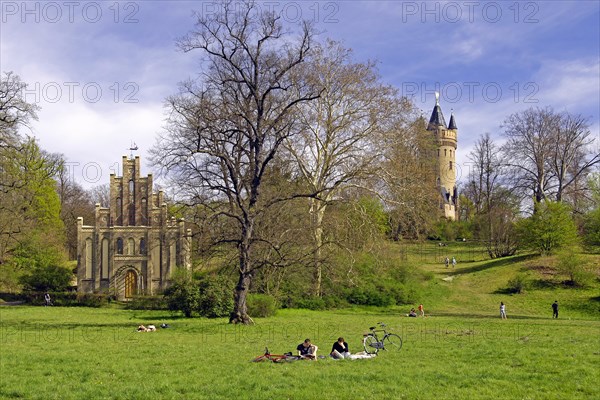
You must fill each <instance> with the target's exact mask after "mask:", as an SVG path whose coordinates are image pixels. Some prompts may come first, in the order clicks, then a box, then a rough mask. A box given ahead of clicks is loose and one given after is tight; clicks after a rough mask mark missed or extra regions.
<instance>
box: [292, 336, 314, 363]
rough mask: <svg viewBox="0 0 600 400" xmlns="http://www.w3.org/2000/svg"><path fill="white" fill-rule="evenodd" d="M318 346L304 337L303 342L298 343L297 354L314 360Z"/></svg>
mask: <svg viewBox="0 0 600 400" xmlns="http://www.w3.org/2000/svg"><path fill="white" fill-rule="evenodd" d="M318 349H319V348H318V347H317V346H315V345H314V344H312V343H311V342H310V339H305V340H304V342H302V343H300V344H299V345H298V347H296V350H298V356H299V357H300V358H303V359H305V360H316V359H317V350H318Z"/></svg>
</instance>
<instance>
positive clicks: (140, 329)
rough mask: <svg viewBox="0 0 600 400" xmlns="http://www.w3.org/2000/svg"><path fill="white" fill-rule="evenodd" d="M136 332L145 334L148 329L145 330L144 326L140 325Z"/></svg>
mask: <svg viewBox="0 0 600 400" xmlns="http://www.w3.org/2000/svg"><path fill="white" fill-rule="evenodd" d="M137 331H138V332H147V331H148V328H146V327H145V326H144V325H140V326H138V328H137Z"/></svg>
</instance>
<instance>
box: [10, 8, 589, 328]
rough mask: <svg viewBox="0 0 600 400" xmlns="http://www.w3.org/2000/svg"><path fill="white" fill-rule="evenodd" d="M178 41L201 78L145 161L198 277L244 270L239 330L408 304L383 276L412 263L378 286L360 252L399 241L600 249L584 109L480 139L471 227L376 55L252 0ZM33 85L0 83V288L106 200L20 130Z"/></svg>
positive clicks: (536, 115) (416, 115)
mask: <svg viewBox="0 0 600 400" xmlns="http://www.w3.org/2000/svg"><path fill="white" fill-rule="evenodd" d="M177 45H178V47H179V49H180V50H181V51H183V52H186V53H190V54H192V55H198V56H199V59H200V60H201V70H200V73H199V74H198V75H197V77H196V78H194V79H187V80H184V81H183V82H182V83H181V84H180V87H179V90H178V92H177V93H176V94H174V95H172V96H170V97H168V98H167V99H166V101H165V103H166V107H167V122H166V126H165V129H164V131H163V133H162V134H161V135H160V136H159V137H158V138H157V141H156V144H155V146H154V147H153V149H152V151H151V156H152V161H153V164H154V166H155V167H156V169H157V170H158V171H159V172H160V173H161V174H162V175H163V176H164V177H165V178H166V179H167V182H168V184H169V185H170V187H171V189H172V191H171V192H172V193H173V194H174V195H173V196H174V197H173V199H172V200H173V205H172V206H171V208H170V211H171V212H172V213H176V214H178V215H179V216H184V217H185V218H186V220H187V222H188V224H189V226H190V227H192V229H193V243H194V251H195V254H194V260H195V261H194V268H195V270H196V271H199V272H200V273H206V274H209V273H214V272H215V271H219V272H223V271H224V272H228V273H232V272H233V276H234V277H235V279H234V282H233V283H232V285H231V286H232V287H233V290H232V291H233V305H232V311H231V313H230V316H229V317H230V322H232V323H250V322H251V319H250V317H249V315H248V295H249V293H251V292H254V293H265V294H269V295H273V296H276V297H278V298H282V297H285V296H296V297H298V298H317V299H319V298H323V297H326V296H327V295H328V294H330V293H334V292H335V293H338V292H340V291H343V292H344V293H345V295H346V296H347V297H348V298H351V299H354V300H356V301H367V300H364V299H370V300H368V301H373V302H375V303H376V302H379V303H381V304H384V303H386V302H387V300H385V299H383V300H382V298H381V297H377V296H378V295H380V294H381V293H382V292H385V291H389V293H392V295H393V296H395V298H396V299H398V300H397V301H401V299H402V298H403V296H406V293H407V292H409V290H408V289H407V290H406V291H405V292H403V293H400V292H398V291H397V290H396V289H394V287H393V285H394V283H390V285H391V286H389V287H388V286H385V284H386V283H385V282H388V281H389V282H403V283H406V282H408V280H410V279H411V276H413V275H414V274H415V272H414V271H412V272H408V270H406V269H403V268H404V267H402V266H395V265H394V266H393V268H392V267H390V266H389V265H385V263H384V262H383V263H382V262H380V261H378V260H377V259H375V260H370V261H369V262H368V263H370V264H372V265H373V266H374V268H376V269H378V271H386V272H385V274H383V275H382V274H379V279H377V280H378V281H379V282H384V281H385V282H384V283H381V284H380V283H377V285H380V286H375V284H374V283H373V281H375V276H376V275H377V274H376V273H375V272H373V271H372V270H370V272H366V270H367V267H366V266H365V264H363V263H362V261H361V260H359V258H360V257H362V256H361V254H362V255H364V254H367V255H368V254H374V253H377V251H378V247H380V246H381V243H382V241H385V240H388V239H390V240H404V239H417V240H419V239H424V238H427V237H429V238H442V237H443V236H444V235H445V234H444V232H443V230H444V229H446V228H448V227H453V228H452V229H454V228H455V227H457V226H463V227H466V228H464V229H466V231H467V232H468V235H469V236H470V237H472V238H475V239H479V240H481V241H483V242H484V243H485V244H486V246H487V248H488V252H489V255H490V256H491V257H502V256H506V255H510V254H514V252H515V251H516V249H517V248H518V246H519V242H517V240H516V238H518V237H519V232H520V233H521V234H527V233H529V234H531V233H532V232H537V233H536V235H537V236H540V237H542V236H543V237H546V236H547V234H548V235H549V236H552V235H551V234H552V233H553V232H554V233H556V232H568V235H569V238H568V239H565V238H558V239H556V238H554V239H548V241H549V242H550V243H551V244H550V246H551V247H550V249H551V248H552V246H554V248H555V247H556V245H555V244H553V243H555V241H556V240H558V241H559V242H560V243H562V244H565V243H571V242H570V241H571V239H573V240H572V242H573V243H575V241H576V240H574V237H573V235H575V236H577V235H578V233H581V232H586V233H587V234H589V235H588V237H591V238H592V239H591V240H592V242H593V241H594V240H595V241H596V242H598V239H597V237H598V235H599V234H598V231H599V230H600V229H599V228H600V220H599V216H600V212H599V211H598V209H599V207H598V200H599V193H600V191H599V186H600V185H598V174H597V173H596V174H593V173H592V172H593V171H594V168H596V169H597V165H598V161H599V156H598V153H597V152H594V151H592V149H591V147H590V146H591V145H592V141H591V135H590V131H589V122H588V121H587V120H586V119H585V118H583V117H582V116H579V115H573V114H570V113H568V112H562V113H558V112H555V111H553V110H552V109H550V108H545V109H541V108H533V109H529V110H525V111H522V112H519V113H516V114H513V115H511V116H508V117H507V119H506V120H505V121H504V124H503V128H504V139H505V142H504V143H503V144H502V145H500V144H498V143H496V142H495V141H494V140H493V139H492V138H491V137H490V135H488V134H486V135H482V136H481V137H480V138H479V140H478V141H477V143H476V145H475V147H474V150H473V151H472V152H471V154H470V160H471V161H472V164H471V167H472V168H471V169H470V173H469V176H468V179H467V182H465V183H464V184H463V185H464V186H463V188H462V190H461V191H462V192H463V194H462V195H461V199H460V204H461V209H460V221H459V222H456V223H450V222H448V221H443V220H440V217H439V215H440V213H439V204H440V194H439V191H438V188H437V187H436V177H437V172H436V171H437V169H438V166H437V157H436V156H435V154H436V143H435V138H433V137H432V135H431V133H429V132H428V131H427V130H426V121H425V120H424V118H423V117H422V116H421V115H420V112H419V111H418V109H417V107H416V106H415V104H413V103H412V101H411V100H410V99H407V98H404V97H402V96H400V95H399V93H398V90H397V89H396V88H394V87H392V86H390V85H387V84H385V83H383V81H382V79H381V77H380V76H379V75H378V73H377V69H376V64H375V63H373V62H370V61H367V62H360V61H357V60H355V58H354V56H353V53H352V51H351V50H350V49H347V48H345V47H344V46H343V45H342V44H341V43H339V42H336V41H333V40H324V41H319V40H318V39H317V35H316V33H315V30H314V27H312V26H311V25H310V24H309V23H302V24H301V25H299V26H298V27H297V29H294V27H290V26H287V25H285V24H284V23H283V22H282V20H281V19H280V18H279V17H278V16H277V15H276V14H274V13H268V12H261V11H260V10H258V9H256V8H255V6H254V5H253V3H243V4H242V5H240V4H238V3H236V4H235V7H233V5H232V4H231V3H227V2H225V3H223V6H222V8H221V10H220V12H217V13H214V14H210V15H206V16H202V15H200V16H198V19H197V22H196V26H195V27H194V29H193V30H192V31H190V33H188V34H187V35H186V36H184V37H182V38H180V39H179V40H178V41H177ZM23 87H25V84H24V83H23V82H21V81H20V79H19V78H18V77H17V76H16V75H14V74H12V73H7V74H5V75H3V76H2V80H1V86H0V133H1V135H2V136H1V138H0V151H1V152H2V154H1V155H0V156H1V157H0V162H1V164H0V172H1V174H2V176H1V181H0V188H1V189H2V191H1V192H0V196H2V199H0V200H2V201H1V202H0V204H1V206H0V268H2V279H3V283H4V286H5V287H6V286H7V285H8V284H11V285H14V284H15V276H17V275H19V274H22V273H24V270H25V269H26V268H30V267H25V264H27V265H29V266H30V265H36V266H39V268H44V267H48V266H49V265H50V264H61V263H63V264H64V260H66V259H75V258H76V231H75V229H76V218H77V217H79V216H82V217H84V219H85V220H93V218H92V216H93V204H94V203H95V202H99V203H101V204H102V205H103V206H108V204H107V198H108V196H107V191H108V189H107V186H106V185H105V186H100V187H98V188H95V189H93V190H91V191H86V190H84V189H82V188H81V186H79V185H78V184H77V183H76V182H72V181H70V180H69V177H68V176H67V175H66V171H65V170H64V168H63V165H64V157H63V156H62V155H57V154H48V153H46V152H44V151H43V150H41V149H40V148H39V146H38V145H37V143H36V142H35V140H34V139H32V138H30V137H27V136H26V135H22V134H20V133H19V132H20V129H21V130H22V129H26V128H27V126H28V124H29V122H30V121H31V120H32V119H35V118H37V114H36V112H37V107H36V106H35V105H31V104H27V103H26V102H25V101H23V98H22V97H20V95H19V93H20V90H21V89H22V88H23ZM25 150H27V151H25ZM27 154H29V155H28V156H27ZM555 204H558V205H555ZM524 212H525V213H529V214H524ZM527 215H529V217H527ZM548 215H550V216H556V215H557V216H558V217H557V218H554V219H552V220H551V221H555V220H556V221H559V222H560V223H562V224H563V225H559V228H557V225H555V224H554V222H552V223H550V222H549V221H548V220H547V219H544V218H543V217H545V216H548ZM564 216H566V217H567V219H566V220H565V219H564V218H563V217H564ZM574 216H575V218H574ZM525 217H527V218H525ZM565 221H566V222H565ZM575 222H578V224H577V225H576V224H575ZM534 223H535V224H536V225H535V226H534V225H527V224H534ZM564 223H569V224H571V225H569V228H568V229H565V228H564V227H565V225H564ZM534 228H535V229H534ZM537 228H540V229H542V230H544V229H545V231H544V232H542V231H539V230H536V229H537ZM572 228H573V229H572ZM577 229H579V230H580V232H577ZM547 231H549V233H548V232H547ZM594 235H596V236H594ZM594 237H595V239H594ZM527 242H528V243H532V242H533V241H531V240H528V241H527ZM596 244H600V243H596ZM540 246H544V245H541V244H540ZM540 248H542V249H544V247H540ZM50 250H51V251H50ZM40 252H43V253H44V254H39V255H36V254H38V253H40ZM49 254H52V257H50V255H49ZM34 255H35V257H37V259H36V258H35V257H34ZM23 257H24V258H23ZM365 263H366V262H365ZM368 263H366V264H368ZM7 271H12V272H11V273H8V272H7ZM369 274H371V275H369ZM367 276H369V277H368V278H367ZM382 277H383V278H382ZM221 278H222V277H221ZM221 278H219V279H221ZM368 279H371V280H370V281H368V282H367V280H368ZM386 280H387V281H386ZM181 282H184V283H186V282H187V283H189V282H190V280H189V277H183V278H181ZM203 282H206V281H203ZM22 283H23V281H21V284H22ZM369 285H372V286H369ZM381 285H384V286H385V287H384V286H381ZM224 286H227V285H224ZM367 286H369V287H370V288H371V289H372V290H371V289H369V290H366V289H365V287H367ZM183 289H184V288H182V290H180V291H179V293H183V292H186V291H185V290H183ZM384 289H385V290H384ZM388 289H389V290H388ZM403 290H404V289H403ZM173 292H177V290H176V288H175V289H174V290H173ZM195 301H196V302H198V301H199V300H198V299H196V300H195Z"/></svg>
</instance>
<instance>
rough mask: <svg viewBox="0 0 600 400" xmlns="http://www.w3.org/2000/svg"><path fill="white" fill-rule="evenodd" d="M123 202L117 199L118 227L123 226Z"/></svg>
mask: <svg viewBox="0 0 600 400" xmlns="http://www.w3.org/2000/svg"><path fill="white" fill-rule="evenodd" d="M122 216H123V201H122V200H121V198H120V197H117V225H123V219H122Z"/></svg>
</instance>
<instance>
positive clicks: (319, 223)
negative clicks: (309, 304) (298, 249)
mask: <svg viewBox="0 0 600 400" xmlns="http://www.w3.org/2000/svg"><path fill="white" fill-rule="evenodd" d="M319 203H320V200H317V199H310V208H309V214H310V221H311V228H312V233H313V241H314V244H315V251H314V257H313V267H314V271H313V295H315V296H321V292H322V288H321V285H322V282H323V271H322V264H321V255H322V252H321V247H322V246H323V217H324V215H325V208H326V206H325V205H324V204H319Z"/></svg>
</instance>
